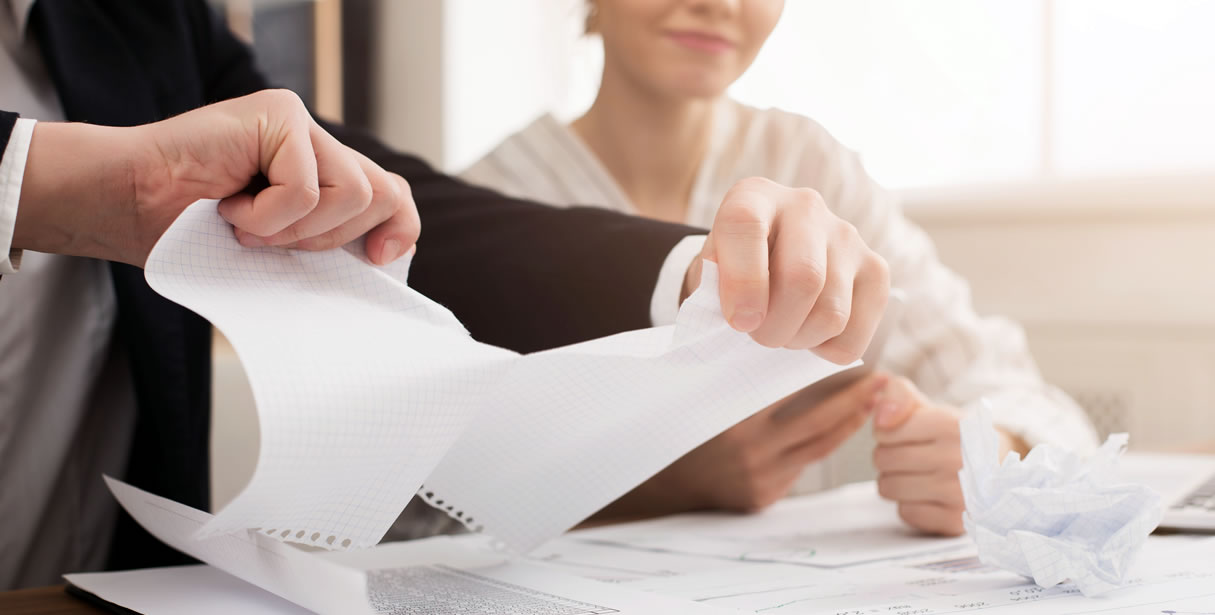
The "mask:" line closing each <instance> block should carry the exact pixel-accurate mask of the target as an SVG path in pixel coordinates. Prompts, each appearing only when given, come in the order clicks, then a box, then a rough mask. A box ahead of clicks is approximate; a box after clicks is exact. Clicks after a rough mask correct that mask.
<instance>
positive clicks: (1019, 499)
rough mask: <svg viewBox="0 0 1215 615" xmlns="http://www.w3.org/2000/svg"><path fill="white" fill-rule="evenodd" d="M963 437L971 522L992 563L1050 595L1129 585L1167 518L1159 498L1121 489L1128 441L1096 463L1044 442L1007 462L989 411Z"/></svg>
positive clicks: (1101, 453) (1109, 448)
mask: <svg viewBox="0 0 1215 615" xmlns="http://www.w3.org/2000/svg"><path fill="white" fill-rule="evenodd" d="M961 430H962V458H963V468H962V470H961V471H960V472H958V478H959V479H960V480H961V483H962V492H963V493H964V495H965V498H966V512H965V513H964V515H963V521H964V522H965V525H966V529H967V531H968V532H969V533H970V535H971V537H972V538H973V539H974V541H975V544H976V546H977V547H978V551H979V558H980V559H981V560H982V561H983V562H984V563H986V564H989V565H993V566H999V567H1001V568H1004V569H1007V570H1010V571H1013V572H1016V573H1019V574H1022V575H1025V576H1027V577H1031V578H1033V580H1034V582H1036V583H1037V584H1038V585H1040V586H1042V587H1052V586H1054V585H1057V584H1059V583H1062V582H1063V581H1066V580H1071V581H1072V582H1073V583H1075V584H1076V586H1077V587H1078V588H1079V589H1080V591H1081V592H1083V593H1084V595H1086V596H1092V595H1096V594H1100V593H1104V592H1107V591H1109V590H1112V589H1115V588H1117V587H1119V586H1120V585H1121V584H1122V583H1123V581H1124V580H1125V579H1126V575H1127V572H1128V571H1129V570H1130V567H1131V564H1132V563H1134V561H1135V557H1136V556H1137V555H1138V553H1139V550H1140V548H1142V546H1143V544H1144V542H1145V541H1146V540H1147V537H1148V535H1149V534H1151V532H1152V530H1153V529H1155V528H1156V525H1157V524H1158V523H1159V522H1160V516H1161V514H1162V509H1161V504H1160V502H1161V500H1160V496H1159V495H1158V494H1156V493H1155V492H1154V491H1152V490H1151V489H1149V488H1147V487H1144V486H1141V485H1129V484H1118V483H1117V482H1116V481H1117V476H1116V470H1117V461H1118V456H1119V455H1121V453H1122V451H1123V450H1124V449H1125V448H1126V443H1127V435H1126V434H1114V435H1111V436H1110V437H1109V439H1108V440H1106V442H1105V444H1104V445H1102V446H1101V448H1100V449H1099V450H1098V451H1097V453H1096V454H1095V455H1093V456H1092V457H1091V458H1084V457H1080V456H1078V455H1076V454H1074V453H1072V452H1069V451H1065V450H1063V449H1060V448H1058V447H1056V446H1054V445H1050V444H1043V445H1039V446H1036V447H1034V449H1033V450H1031V451H1030V452H1029V454H1028V455H1027V456H1026V457H1025V459H1024V460H1022V459H1021V458H1019V457H1018V456H1017V454H1016V453H1015V452H1010V453H1009V454H1008V456H1007V457H1006V458H1005V459H1004V462H1003V464H1001V463H1000V462H999V461H998V459H999V440H998V438H997V435H996V431H995V428H994V427H993V426H992V422H991V416H990V413H989V412H988V411H987V410H986V409H981V410H979V411H977V412H974V413H971V414H969V415H967V416H966V417H964V418H963V419H962V425H961Z"/></svg>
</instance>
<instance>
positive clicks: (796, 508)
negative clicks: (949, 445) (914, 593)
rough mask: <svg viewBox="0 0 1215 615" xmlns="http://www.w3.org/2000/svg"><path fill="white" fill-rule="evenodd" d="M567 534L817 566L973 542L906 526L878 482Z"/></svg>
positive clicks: (669, 549)
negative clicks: (745, 508) (752, 510)
mask: <svg viewBox="0 0 1215 615" xmlns="http://www.w3.org/2000/svg"><path fill="white" fill-rule="evenodd" d="M840 511H848V514H840ZM570 540H573V541H579V542H585V543H602V544H611V545H617V546H620V547H625V548H630V549H633V550H642V551H660V552H668V553H679V554H684V555H693V556H699V557H710V558H717V559H723V560H730V561H752V562H769V563H785V564H796V565H806V566H816V567H820V568H837V567H842V566H854V565H857V564H863V563H868V562H874V561H881V560H887V559H892V558H898V557H908V556H913V555H922V554H925V553H945V552H949V551H951V550H955V549H958V548H962V547H966V546H968V545H970V540H969V539H966V538H952V539H943V538H940V537H935V536H928V535H925V534H923V533H920V532H917V531H915V530H913V529H911V528H909V527H907V525H906V524H904V523H902V522H901V521H900V520H899V517H898V512H897V508H896V505H895V504H893V503H891V502H887V501H885V500H880V499H879V498H878V496H877V487H876V486H875V485H874V483H873V482H864V483H856V484H852V485H847V486H844V487H840V488H838V489H834V490H831V491H827V492H823V493H818V494H814V495H807V496H801V497H796V498H786V499H784V500H781V501H779V502H777V503H776V504H775V505H773V506H772V507H771V508H769V509H767V510H765V511H763V512H760V513H757V514H753V515H738V514H732V513H721V512H705V513H689V514H682V515H674V516H670V517H663V518H661V519H654V520H651V521H641V522H637V523H628V524H622V525H613V526H605V527H602V528H595V529H589V530H580V531H577V532H573V533H571V534H569V535H568V536H567V537H566V539H565V541H566V542H568V541H570Z"/></svg>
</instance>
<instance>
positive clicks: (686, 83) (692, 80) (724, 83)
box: [663, 72, 733, 98]
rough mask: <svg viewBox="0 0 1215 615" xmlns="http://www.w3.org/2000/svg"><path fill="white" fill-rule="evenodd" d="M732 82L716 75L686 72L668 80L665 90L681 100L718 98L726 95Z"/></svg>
mask: <svg viewBox="0 0 1215 615" xmlns="http://www.w3.org/2000/svg"><path fill="white" fill-rule="evenodd" d="M732 81H733V80H732V79H729V78H726V77H722V76H720V75H716V74H705V73H702V72H692V73H686V72H685V73H682V74H678V75H673V76H672V77H671V78H670V79H668V80H666V83H665V87H664V88H663V89H665V90H667V91H668V92H669V93H670V94H671V95H672V96H677V97H680V98H717V97H718V96H721V95H722V94H725V92H726V88H728V87H730V83H732Z"/></svg>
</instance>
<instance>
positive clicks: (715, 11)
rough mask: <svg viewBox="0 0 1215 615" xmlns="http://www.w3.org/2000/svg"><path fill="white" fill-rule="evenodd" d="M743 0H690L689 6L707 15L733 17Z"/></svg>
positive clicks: (694, 10) (697, 12) (693, 10)
mask: <svg viewBox="0 0 1215 615" xmlns="http://www.w3.org/2000/svg"><path fill="white" fill-rule="evenodd" d="M742 2H743V0H689V2H688V8H689V9H691V10H692V12H694V13H696V14H699V15H702V16H705V17H727V18H728V17H733V16H734V15H736V14H737V13H738V8H739V4H741V3H742Z"/></svg>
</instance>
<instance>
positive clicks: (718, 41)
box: [667, 30, 734, 53]
mask: <svg viewBox="0 0 1215 615" xmlns="http://www.w3.org/2000/svg"><path fill="white" fill-rule="evenodd" d="M667 36H669V37H671V40H673V41H675V42H676V43H678V44H679V45H681V46H683V47H687V48H688V49H692V50H695V51H700V52H704V53H724V52H726V51H729V50H731V49H734V43H732V42H730V41H729V40H727V39H725V38H722V37H720V36H717V35H716V34H709V33H706V32H696V31H693V30H681V31H673V32H668V33H667Z"/></svg>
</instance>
